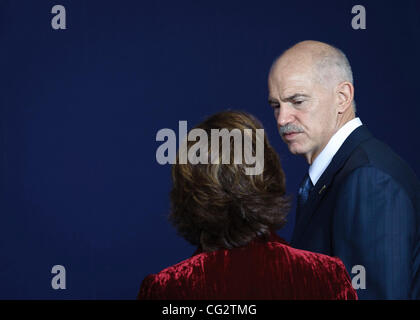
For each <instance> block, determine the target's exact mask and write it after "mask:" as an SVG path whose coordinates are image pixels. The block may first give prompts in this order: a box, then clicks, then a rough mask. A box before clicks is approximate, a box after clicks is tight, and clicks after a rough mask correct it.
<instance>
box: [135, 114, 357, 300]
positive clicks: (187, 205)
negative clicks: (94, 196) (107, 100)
mask: <svg viewBox="0 0 420 320" xmlns="http://www.w3.org/2000/svg"><path fill="white" fill-rule="evenodd" d="M196 129H202V130H204V131H205V132H206V133H207V135H208V136H209V137H210V136H211V133H212V129H218V130H221V129H227V130H228V132H232V131H233V130H235V129H236V131H238V130H239V131H240V132H241V133H242V135H243V136H244V140H246V139H245V136H246V135H248V138H250V139H249V140H248V141H252V143H251V145H252V150H251V153H252V155H254V154H256V149H257V144H258V143H262V144H263V150H264V156H263V159H260V160H262V162H263V163H262V167H263V170H262V172H260V173H259V174H254V175H252V174H247V170H246V168H247V167H249V165H248V164H247V163H249V162H248V161H247V159H246V152H245V150H244V153H243V155H242V159H239V160H242V161H237V160H238V159H234V153H235V147H236V148H237V147H238V146H237V145H235V140H234V139H230V137H229V138H228V139H229V140H228V141H229V142H228V143H229V144H230V148H228V151H226V148H224V147H226V145H223V143H218V144H217V145H218V147H217V150H214V149H212V147H213V148H214V144H213V143H211V144H210V143H209V144H208V148H207V149H206V152H207V154H205V157H208V159H209V161H208V163H198V164H191V163H189V162H187V163H186V164H180V163H179V161H177V162H176V164H174V165H173V167H172V180H173V188H172V191H171V204H172V209H171V213H170V216H169V220H170V221H171V222H172V224H173V225H174V226H175V227H176V228H177V230H178V232H179V234H180V235H181V236H183V237H184V238H185V239H186V240H187V241H189V242H190V243H192V244H194V245H196V246H197V247H198V249H197V251H196V252H195V253H194V255H193V256H192V257H191V258H189V259H187V260H184V261H182V262H180V263H178V264H176V265H174V266H171V267H168V268H166V269H164V270H162V271H161V272H159V273H158V274H152V275H149V276H147V277H146V278H145V279H144V280H143V283H142V285H141V288H140V292H139V294H138V298H139V299H357V295H356V292H355V291H354V289H353V288H352V286H351V282H350V278H349V276H348V274H347V272H346V270H345V267H344V265H343V263H342V262H341V261H340V260H339V259H338V258H333V257H328V256H325V255H321V254H316V253H312V252H307V251H302V250H297V249H294V248H291V247H290V246H289V245H288V244H287V243H286V242H285V241H284V240H282V239H281V238H280V237H279V236H277V234H276V233H275V231H276V230H278V229H279V228H281V227H282V226H283V225H284V223H285V222H286V215H287V212H288V210H289V199H288V197H287V196H286V187H285V176H284V173H283V170H282V168H281V164H280V161H279V158H278V155H277V153H276V152H275V150H274V149H273V148H272V146H271V145H270V143H269V142H268V139H267V137H266V136H265V135H264V136H263V139H259V138H258V135H257V131H258V129H263V128H262V125H261V124H260V122H259V121H258V120H257V119H255V118H254V117H253V116H251V115H249V114H247V113H244V112H236V111H226V112H221V113H218V114H215V115H213V116H211V117H210V118H208V119H207V120H205V121H204V122H203V123H201V124H199V125H198V126H196ZM250 132H251V133H252V134H251V137H249V134H250ZM219 142H220V141H219ZM186 143H187V148H186V150H187V151H188V150H190V149H191V147H192V146H193V144H194V142H191V141H187V142H186ZM239 145H240V147H241V149H242V147H245V146H244V144H243V143H240V144H239ZM182 149H183V150H185V148H182ZM180 150H181V149H180ZM236 151H237V149H236ZM240 151H241V152H242V150H240ZM200 152H202V150H201V149H200ZM226 152H229V154H228V155H227V156H228V157H227V158H228V159H229V160H230V161H228V163H226ZM179 156H180V154H178V157H177V160H179ZM202 156H203V154H201V155H200V158H201V159H202ZM235 156H236V155H235ZM223 157H225V158H224V160H223ZM215 158H216V159H215ZM215 160H216V161H215Z"/></svg>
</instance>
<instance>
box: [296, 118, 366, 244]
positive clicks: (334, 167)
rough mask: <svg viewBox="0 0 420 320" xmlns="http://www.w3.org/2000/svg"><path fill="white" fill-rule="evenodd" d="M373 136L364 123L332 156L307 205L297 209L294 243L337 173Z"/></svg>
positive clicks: (302, 233) (303, 230)
mask: <svg viewBox="0 0 420 320" xmlns="http://www.w3.org/2000/svg"><path fill="white" fill-rule="evenodd" d="M371 137H372V134H371V133H370V132H369V131H368V130H367V128H366V127H365V126H364V125H362V126H360V127H358V128H356V129H355V130H354V131H353V132H352V133H351V134H350V135H349V136H348V137H347V139H346V140H345V141H344V143H343V144H342V146H341V147H340V149H339V150H338V151H337V153H336V154H335V155H334V157H333V158H332V160H331V163H330V164H329V165H328V167H327V169H325V171H324V173H323V174H322V175H321V177H320V178H319V180H318V181H317V183H316V185H315V186H314V187H313V188H312V190H311V192H310V193H309V197H308V200H307V201H306V203H305V205H304V206H302V207H300V206H299V207H298V209H297V211H299V212H297V215H296V217H297V221H296V226H295V230H294V232H293V240H292V242H293V243H296V241H297V240H299V239H300V238H301V237H302V236H303V235H304V232H305V230H306V228H307V227H308V224H309V222H310V220H311V218H312V215H313V214H314V212H315V211H316V210H317V208H318V206H319V204H320V201H321V200H322V198H323V197H324V196H325V194H326V193H327V191H328V189H329V188H330V186H331V183H332V181H333V179H334V177H335V175H336V174H337V173H338V172H339V171H340V169H341V168H342V167H343V165H344V163H345V162H346V160H347V159H348V158H349V157H350V155H351V153H352V152H353V150H354V149H356V148H357V146H359V145H360V144H361V143H362V142H363V141H365V140H368V139H369V138H371Z"/></svg>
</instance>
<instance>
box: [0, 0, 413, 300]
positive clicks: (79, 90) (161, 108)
mask: <svg viewBox="0 0 420 320" xmlns="http://www.w3.org/2000/svg"><path fill="white" fill-rule="evenodd" d="M55 4H62V5H64V6H65V8H66V9H67V30H53V29H52V28H51V19H52V17H53V14H51V8H52V7H53V5H55ZM356 4H363V5H364V6H365V8H366V11H367V29H366V30H353V29H352V27H351V19H352V17H353V15H352V14H351V8H352V7H353V5H356ZM0 36H1V44H0V63H1V65H0V75H1V76H0V81H1V83H0V85H1V90H0V97H1V136H0V138H1V139H0V150H1V190H0V191H1V192H0V196H1V198H0V200H1V206H0V210H1V212H0V213H1V221H0V240H1V242H0V254H1V256H0V298H25V299H32V298H37V299H43V298H48V299H67V298H77V299H108V298H117V299H118V298H128V299H132V298H135V297H136V294H137V291H138V288H139V285H140V283H141V281H142V279H143V278H144V277H145V276H146V275H147V274H148V273H153V272H158V271H160V270H161V269H163V268H164V267H167V266H169V265H172V264H174V263H177V262H179V261H181V260H183V259H185V258H187V257H189V256H190V255H191V254H192V252H193V249H194V248H193V247H192V246H190V245H189V244H187V243H186V242H185V241H184V240H183V239H182V238H180V237H178V236H177V234H176V232H175V230H174V229H173V228H172V227H171V226H170V225H169V224H168V223H167V220H166V216H167V214H168V211H169V197H168V192H169V189H170V166H169V165H166V166H161V165H159V164H158V163H157V162H156V159H155V153H156V149H157V147H158V146H159V145H160V142H156V141H155V137H156V132H157V131H158V130H159V129H162V128H172V129H174V130H176V132H177V130H178V121H180V120H187V121H188V124H189V128H191V127H192V126H193V125H195V124H197V123H198V122H199V121H201V120H203V119H204V118H205V117H206V116H208V115H210V114H212V113H215V112H217V111H221V110H224V109H226V108H232V109H241V110H245V111H248V112H251V113H252V114H254V115H256V116H257V117H258V118H259V119H260V120H261V121H262V122H263V124H264V125H265V128H266V133H267V134H268V137H269V139H270V141H271V142H272V144H273V145H274V146H275V148H276V149H277V150H278V152H279V153H280V157H281V160H282V163H283V167H284V169H285V172H286V175H287V185H288V191H289V193H290V194H294V193H295V190H296V189H297V185H298V183H299V182H300V180H301V179H302V177H303V175H304V173H305V170H306V168H307V165H306V163H305V161H304V160H303V158H299V157H295V156H292V155H290V154H289V153H288V151H287V148H286V147H285V145H284V144H283V143H282V142H281V140H280V137H279V136H278V134H277V129H276V124H275V121H274V118H273V115H272V111H271V109H270V107H269V106H268V104H267V102H266V101H267V85H266V82H267V81H266V78H267V73H268V69H269V67H270V65H271V63H272V61H273V59H274V58H275V57H276V56H277V55H279V54H280V53H281V52H282V51H283V50H284V49H286V48H288V47H289V46H291V45H292V44H294V43H296V42H298V41H301V40H305V39H315V40H320V41H325V42H328V43H331V44H334V45H336V46H338V47H339V48H341V49H342V50H343V51H344V52H345V53H346V54H347V56H348V58H349V60H350V62H351V64H352V67H353V72H354V77H355V88H356V101H357V107H358V115H359V116H360V117H361V120H362V121H363V122H364V123H365V124H367V125H368V127H369V129H370V130H371V131H372V132H373V133H374V135H376V136H377V137H378V138H380V139H382V140H383V141H385V142H386V143H388V144H389V145H390V146H391V147H392V148H393V149H394V150H395V151H396V152H397V153H398V154H399V155H400V156H401V157H402V158H404V159H405V160H406V161H407V162H408V163H409V164H410V165H411V167H412V168H413V169H414V170H415V171H416V173H417V175H419V172H420V166H419V163H420V157H419V141H418V139H419V134H418V127H419V119H420V118H419V115H420V112H419V100H418V95H419V93H420V85H419V75H420V63H419V57H420V40H419V39H420V2H419V1H416V0H412V1H279V0H276V1H243V0H242V1H207V2H204V1H134V0H133V1H87V0H86V1H82V0H71V1H70V0H68V1H63V0H60V1H58V0H57V1H29V0H28V1H23V0H20V1H14V0H9V1H4V0H3V1H1V2H0ZM293 225H294V210H292V212H291V214H290V216H289V224H288V225H287V226H286V227H285V228H284V229H283V230H282V231H281V232H280V234H281V235H282V236H283V237H284V238H285V239H286V240H289V239H290V237H291V232H292V229H293ZM56 264H61V265H64V266H65V267H66V270H67V289H66V290H53V289H52V288H51V278H52V276H53V275H52V274H51V268H52V266H53V265H56Z"/></svg>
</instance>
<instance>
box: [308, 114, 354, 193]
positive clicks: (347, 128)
mask: <svg viewBox="0 0 420 320" xmlns="http://www.w3.org/2000/svg"><path fill="white" fill-rule="evenodd" d="M361 125H362V122H361V121H360V119H359V118H354V119H352V120H350V121H349V122H347V123H346V124H345V125H344V126H342V127H341V128H340V129H339V130H338V131H337V132H336V133H335V134H334V135H333V136H332V137H331V139H330V141H328V144H327V145H326V146H325V148H324V149H323V150H322V151H321V153H320V154H319V155H318V156H317V157H316V158H315V160H314V162H313V163H312V165H311V166H310V167H309V177H310V178H311V181H312V183H313V185H316V183H317V182H318V180H319V178H320V177H321V175H322V174H323V173H324V171H325V169H327V167H328V165H329V164H330V163H331V160H332V158H333V157H334V155H335V154H336V153H337V151H338V149H340V147H341V145H342V144H343V143H344V141H346V139H347V137H348V136H349V135H350V134H351V133H352V132H353V131H354V130H355V129H356V128H358V127H360V126H361Z"/></svg>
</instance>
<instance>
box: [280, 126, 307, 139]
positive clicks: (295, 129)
mask: <svg viewBox="0 0 420 320" xmlns="http://www.w3.org/2000/svg"><path fill="white" fill-rule="evenodd" d="M302 132H303V129H302V128H301V127H298V126H296V125H294V124H289V123H288V124H286V125H284V126H281V127H279V133H280V135H281V136H282V135H284V134H286V133H302Z"/></svg>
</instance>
